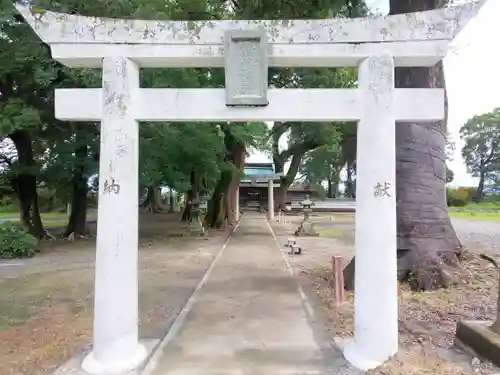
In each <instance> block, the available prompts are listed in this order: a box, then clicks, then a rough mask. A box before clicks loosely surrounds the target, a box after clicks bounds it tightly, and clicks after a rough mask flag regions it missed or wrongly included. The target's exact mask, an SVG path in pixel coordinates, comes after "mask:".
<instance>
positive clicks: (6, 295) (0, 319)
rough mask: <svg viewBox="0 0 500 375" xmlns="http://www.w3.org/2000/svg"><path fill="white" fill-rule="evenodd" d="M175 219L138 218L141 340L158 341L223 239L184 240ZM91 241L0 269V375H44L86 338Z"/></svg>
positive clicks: (46, 250)
mask: <svg viewBox="0 0 500 375" xmlns="http://www.w3.org/2000/svg"><path fill="white" fill-rule="evenodd" d="M183 229H184V224H180V223H179V218H178V215H177V214H176V215H173V214H172V215H167V214H147V215H143V216H142V217H141V225H140V251H139V267H140V271H139V289H140V292H139V305H140V327H139V330H140V331H139V333H140V336H141V337H142V338H161V337H163V335H164V334H165V332H166V331H167V330H168V328H169V327H170V325H171V324H172V322H173V319H174V318H175V317H176V316H177V314H178V313H179V312H180V310H181V309H182V307H183V306H184V305H185V303H186V301H187V299H188V298H189V296H190V295H191V293H192V292H193V290H194V288H195V287H196V285H197V284H198V283H199V281H200V280H201V278H202V277H203V274H204V273H205V270H206V269H207V268H208V267H209V265H210V264H211V262H212V260H213V259H214V257H215V255H216V254H217V252H218V251H219V249H220V248H221V246H222V244H223V243H224V241H225V240H226V238H227V234H226V233H224V232H221V231H213V232H211V233H210V234H209V236H208V237H204V238H182V237H180V234H181V233H182V232H183ZM94 258H95V242H94V239H89V240H85V241H79V242H76V243H69V242H67V241H60V242H59V241H58V242H54V241H51V242H48V243H46V244H44V245H43V246H42V251H41V253H40V254H38V255H37V256H36V257H34V258H32V259H27V260H21V261H8V262H7V261H2V262H0V342H1V343H2V345H0V374H1V375H45V374H49V373H52V372H53V371H54V370H55V369H56V368H57V367H58V366H59V365H61V364H62V363H64V362H65V361H66V360H67V359H68V358H69V357H71V356H72V355H74V354H75V353H77V352H78V351H79V350H80V349H81V348H82V347H84V346H86V345H88V343H89V342H90V340H91V334H92V296H93V277H94Z"/></svg>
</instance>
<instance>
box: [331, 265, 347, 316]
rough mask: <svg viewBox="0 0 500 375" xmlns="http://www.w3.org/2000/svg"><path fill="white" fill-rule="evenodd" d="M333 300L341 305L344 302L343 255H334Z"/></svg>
mask: <svg viewBox="0 0 500 375" xmlns="http://www.w3.org/2000/svg"><path fill="white" fill-rule="evenodd" d="M332 275H333V285H332V287H333V288H332V290H333V302H334V303H335V305H337V306H338V305H340V304H342V303H343V302H344V261H343V259H342V257H341V256H338V255H334V256H332Z"/></svg>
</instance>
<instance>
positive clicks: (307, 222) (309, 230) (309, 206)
mask: <svg viewBox="0 0 500 375" xmlns="http://www.w3.org/2000/svg"><path fill="white" fill-rule="evenodd" d="M300 205H301V206H302V212H303V213H304V218H303V219H302V222H301V223H300V225H299V227H298V228H297V230H296V231H295V235H296V236H318V235H319V233H318V232H316V229H315V228H314V224H313V223H312V221H311V217H310V214H311V213H312V212H313V206H314V202H313V201H312V200H311V199H310V198H309V195H306V199H304V200H303V201H302V202H300Z"/></svg>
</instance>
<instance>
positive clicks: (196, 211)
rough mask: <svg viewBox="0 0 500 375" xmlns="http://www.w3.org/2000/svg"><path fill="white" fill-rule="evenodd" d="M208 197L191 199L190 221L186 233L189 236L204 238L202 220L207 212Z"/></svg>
mask: <svg viewBox="0 0 500 375" xmlns="http://www.w3.org/2000/svg"><path fill="white" fill-rule="evenodd" d="M207 202H208V197H207V196H205V195H203V196H201V197H197V198H194V199H193V202H192V203H191V204H192V206H191V221H190V222H189V226H188V229H187V232H188V234H189V235H196V236H205V235H206V234H207V231H206V230H205V227H204V226H203V218H204V217H205V215H206V214H207V211H208V203H207Z"/></svg>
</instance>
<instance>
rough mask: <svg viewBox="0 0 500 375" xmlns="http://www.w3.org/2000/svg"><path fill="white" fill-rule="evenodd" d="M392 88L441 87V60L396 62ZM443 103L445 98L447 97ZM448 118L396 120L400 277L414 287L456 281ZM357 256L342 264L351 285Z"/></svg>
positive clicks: (393, 8)
mask: <svg viewBox="0 0 500 375" xmlns="http://www.w3.org/2000/svg"><path fill="white" fill-rule="evenodd" d="M441 5H444V4H442V1H438V0H391V1H390V14H401V13H410V12H418V11H425V10H432V9H435V8H436V7H438V6H441ZM395 80H396V88H445V82H444V74H443V64H442V63H438V64H437V65H436V66H435V67H433V68H396V76H395ZM445 107H446V109H447V102H445ZM445 148H446V121H441V122H434V123H397V124H396V198H397V220H398V221H397V225H398V252H397V258H398V279H400V280H407V281H408V282H409V283H410V285H411V287H412V289H414V290H430V289H436V288H441V287H447V286H449V285H450V283H452V282H453V281H454V279H453V276H452V272H450V271H451V270H452V268H453V267H456V266H458V265H459V254H460V252H461V251H462V246H461V243H460V241H459V239H458V237H457V235H456V233H455V230H454V229H453V226H452V224H451V221H450V218H449V215H448V207H447V204H446V186H445V185H446V164H445V162H446V155H445ZM354 264H355V260H354V259H353V261H352V262H351V264H350V265H349V266H348V267H346V269H345V271H344V272H345V280H346V287H347V288H348V289H352V288H353V287H354Z"/></svg>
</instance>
